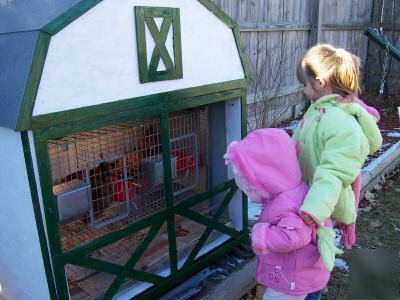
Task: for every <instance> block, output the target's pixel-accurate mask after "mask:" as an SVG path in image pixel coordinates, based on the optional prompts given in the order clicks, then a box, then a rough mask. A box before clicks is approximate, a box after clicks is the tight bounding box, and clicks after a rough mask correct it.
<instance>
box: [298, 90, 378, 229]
mask: <svg viewBox="0 0 400 300" xmlns="http://www.w3.org/2000/svg"><path fill="white" fill-rule="evenodd" d="M337 96H338V95H328V96H324V97H322V98H320V99H318V100H317V101H316V102H314V103H312V104H311V106H310V107H309V109H308V110H307V112H306V113H305V115H304V117H303V119H302V120H301V122H300V124H299V126H298V127H297V128H296V130H295V132H294V134H293V137H292V140H293V142H294V143H295V144H296V147H297V150H298V153H299V163H300V168H301V171H302V176H303V180H304V182H305V183H306V184H308V186H309V187H310V190H309V192H308V194H307V196H306V198H305V200H304V203H303V205H302V207H301V209H300V211H304V212H305V213H307V214H308V215H310V216H311V217H313V219H314V220H315V221H316V222H317V223H319V225H320V226H322V225H323V224H324V222H325V220H326V219H327V218H329V217H331V218H332V219H333V220H336V221H339V222H341V223H344V224H351V223H354V222H355V221H356V217H357V214H356V210H355V205H354V202H355V197H354V193H353V191H352V189H351V183H352V182H353V181H354V180H355V179H356V177H357V176H358V175H359V174H360V172H361V168H362V166H363V164H364V162H365V159H366V158H367V156H368V154H372V153H374V152H375V151H377V150H378V149H379V148H380V146H381V144H382V136H381V133H380V131H379V128H378V126H377V125H376V120H375V118H374V117H373V116H372V115H370V114H369V113H368V112H367V111H366V110H365V109H364V108H362V107H361V106H360V105H358V104H356V103H343V102H338V101H336V97H337Z"/></svg>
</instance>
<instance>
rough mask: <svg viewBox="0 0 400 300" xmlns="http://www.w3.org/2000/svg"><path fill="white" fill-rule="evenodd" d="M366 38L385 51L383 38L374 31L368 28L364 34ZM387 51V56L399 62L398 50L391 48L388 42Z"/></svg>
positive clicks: (399, 54)
mask: <svg viewBox="0 0 400 300" xmlns="http://www.w3.org/2000/svg"><path fill="white" fill-rule="evenodd" d="M364 34H365V35H366V36H367V37H368V38H370V39H371V40H372V41H374V42H375V43H376V44H377V45H378V46H379V47H381V48H382V49H386V44H385V39H386V38H385V37H384V36H383V35H381V34H380V33H379V32H378V31H377V30H376V29H374V28H368V29H367V30H366V31H365V33H364ZM388 50H389V54H390V55H391V56H392V57H393V58H395V59H396V60H398V61H400V50H399V49H397V48H396V47H395V46H393V45H392V44H391V43H390V42H388Z"/></svg>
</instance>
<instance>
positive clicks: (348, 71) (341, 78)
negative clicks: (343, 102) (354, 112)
mask: <svg viewBox="0 0 400 300" xmlns="http://www.w3.org/2000/svg"><path fill="white" fill-rule="evenodd" d="M335 55H336V62H335V64H334V65H333V69H332V73H331V76H330V78H329V79H328V80H329V81H330V84H331V85H332V88H333V91H334V92H335V93H337V94H340V95H342V96H347V95H355V96H357V95H358V93H359V89H360V86H359V78H360V59H359V58H358V57H357V56H356V55H353V54H351V53H350V52H348V51H346V50H344V49H342V48H338V49H336V53H335Z"/></svg>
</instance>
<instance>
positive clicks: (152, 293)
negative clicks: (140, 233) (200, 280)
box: [135, 233, 249, 300]
mask: <svg viewBox="0 0 400 300" xmlns="http://www.w3.org/2000/svg"><path fill="white" fill-rule="evenodd" d="M248 238H249V235H248V233H242V234H241V235H240V236H239V237H238V238H236V239H229V240H227V241H226V242H224V243H222V244H221V245H220V246H219V247H217V248H215V249H214V250H213V251H210V252H207V253H206V254H204V255H201V256H200V257H199V258H198V259H196V261H195V262H194V263H193V264H192V265H191V268H188V269H185V271H181V272H178V273H177V274H176V276H174V277H168V280H165V281H163V282H162V283H161V284H159V285H158V286H156V287H152V288H149V289H147V290H146V291H144V292H143V293H141V294H140V295H138V296H136V297H135V299H137V300H148V299H156V298H157V296H160V295H161V294H162V293H163V292H166V291H168V290H169V289H171V288H172V287H174V286H176V285H178V284H179V283H181V282H182V281H184V280H185V279H187V278H188V277H189V276H191V275H194V274H195V273H197V272H199V271H201V270H202V269H203V268H205V267H206V266H207V265H209V264H210V263H211V262H213V261H215V260H216V259H218V258H219V257H221V256H222V255H224V254H225V253H226V252H228V251H230V250H232V249H233V248H234V247H236V246H238V245H240V244H241V243H243V242H245V241H246V240H248Z"/></svg>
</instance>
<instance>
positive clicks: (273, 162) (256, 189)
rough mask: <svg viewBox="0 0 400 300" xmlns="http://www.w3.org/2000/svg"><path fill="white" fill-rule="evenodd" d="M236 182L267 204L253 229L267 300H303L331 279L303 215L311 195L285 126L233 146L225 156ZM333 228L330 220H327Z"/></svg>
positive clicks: (253, 134)
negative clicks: (308, 192)
mask: <svg viewBox="0 0 400 300" xmlns="http://www.w3.org/2000/svg"><path fill="white" fill-rule="evenodd" d="M224 158H225V160H226V162H227V163H230V164H231V165H232V169H233V173H234V175H235V181H236V183H237V185H238V187H239V188H240V189H242V190H243V192H245V193H246V194H247V195H248V196H249V197H250V199H251V200H253V201H255V202H261V203H262V204H263V209H262V213H261V215H260V218H259V222H258V223H257V224H256V225H254V227H253V230H252V247H253V250H254V252H255V253H256V254H257V256H258V263H257V280H258V282H259V283H260V284H262V285H265V286H267V287H268V288H267V290H266V292H265V294H264V296H263V299H264V300H268V299H292V300H295V299H296V300H297V299H304V298H305V297H306V295H307V294H308V293H312V292H315V291H319V290H321V289H322V288H323V287H324V286H325V285H326V284H327V282H328V280H329V272H328V271H327V270H326V268H325V266H324V264H323V262H322V260H321V257H320V255H319V252H318V248H317V245H316V230H315V228H311V227H309V226H307V225H306V224H305V223H304V222H303V221H302V219H301V217H300V215H299V209H300V206H301V205H302V203H303V200H304V197H305V195H306V194H307V190H308V188H307V186H306V185H305V184H304V183H303V182H302V181H301V171H300V167H299V164H298V161H297V155H296V149H295V146H294V144H293V143H292V141H291V139H290V137H289V135H288V134H287V133H286V132H285V131H284V130H282V129H274V128H270V129H260V130H256V131H253V132H251V133H250V134H249V135H248V136H247V137H246V138H244V139H243V140H242V141H240V142H233V143H232V144H230V145H229V147H228V150H227V154H226V155H225V156H224ZM324 225H325V226H327V227H328V228H330V227H331V222H330V220H329V218H328V219H327V220H326V221H325V223H324Z"/></svg>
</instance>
